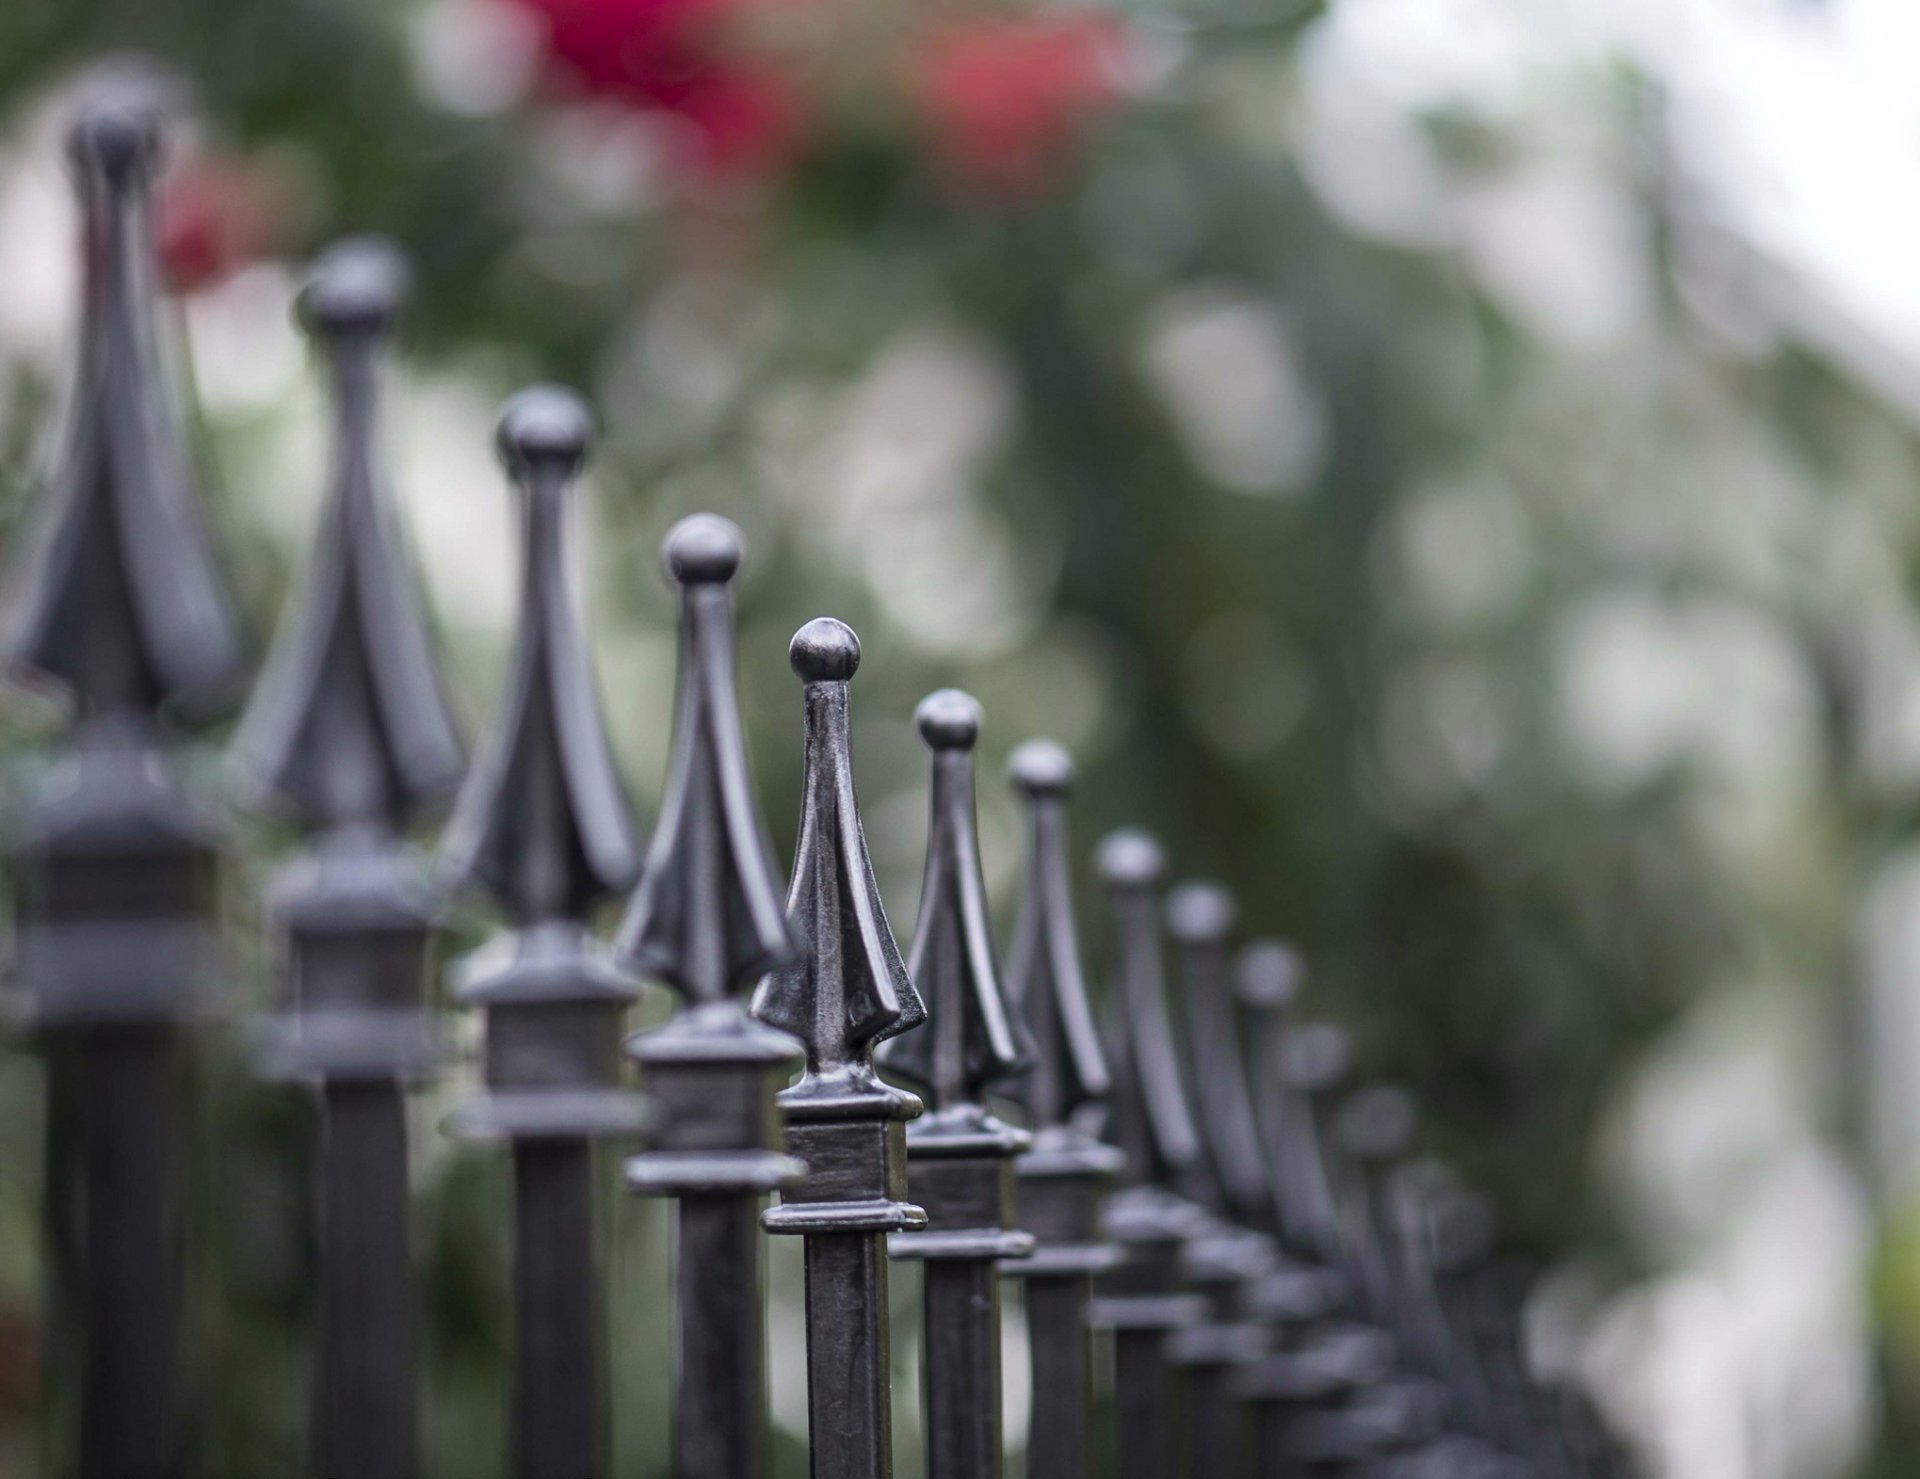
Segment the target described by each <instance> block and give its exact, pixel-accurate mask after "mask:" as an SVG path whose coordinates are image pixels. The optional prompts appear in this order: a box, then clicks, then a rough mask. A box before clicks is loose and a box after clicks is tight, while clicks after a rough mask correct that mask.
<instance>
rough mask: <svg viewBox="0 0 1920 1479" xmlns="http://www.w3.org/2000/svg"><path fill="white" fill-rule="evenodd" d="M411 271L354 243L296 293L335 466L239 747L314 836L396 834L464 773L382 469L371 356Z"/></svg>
mask: <svg viewBox="0 0 1920 1479" xmlns="http://www.w3.org/2000/svg"><path fill="white" fill-rule="evenodd" d="M406 275H407V274H406V264H405V262H404V260H403V259H402V258H401V256H400V254H399V252H398V250H397V249H396V248H395V247H394V246H393V245H392V244H391V243H390V242H387V241H384V240H381V239H378V238H374V237H354V238H349V239H348V240H345V241H342V242H339V243H337V244H336V245H335V246H333V247H331V248H329V249H328V250H327V251H326V252H324V253H322V254H321V256H320V258H319V260H318V261H317V262H316V263H315V264H314V268H313V271H312V274H311V275H310V277H309V278H308V281H307V284H306V287H305V288H304V289H303V290H302V292H301V295H300V304H299V311H300V316H301V319H302V321H303V323H304V324H305V325H306V328H307V330H308V332H309V333H310V334H311V335H312V336H313V337H314V339H315V340H317V341H318V343H319V345H320V347H321V349H322V350H323V352H324V353H325V354H326V356H327V358H328V360H329V362H330V366H331V370H332V378H333V401H334V427H333V454H332V469H331V472H330V474H329V478H328V486H327V493H326V501H325V506H324V508H323V510H322V513H321V516H320V534H319V540H318V544H317V546H316V548H315V551H314V556H313V563H312V565H311V567H310V568H309V569H308V571H307V575H306V581H305V585H304V587H303V589H302V590H301V592H300V596H299V598H298V601H297V602H296V604H295V606H294V607H293V610H292V612H291V614H290V616H289V617H288V618H287V620H286V622H285V623H284V625H283V626H282V628H281V630H280V633H279V635H278V637H277V638H276V639H275V642H274V648H273V651H272V653H271V655H270V657H269V661H268V666H267V670H266V672H265V674H264V675H263V676H262V678H261V680H260V684H259V687H258V688H257V689H256V690H255V692H254V697H253V702H252V704H251V706H250V707H249V709H248V712H247V715H246V718H245V719H244V721H243V722H242V724H241V727H240V732H239V734H238V736H237V737H236V738H235V741H234V750H235V754H236V756H237V757H238V759H239V761H240V763H241V765H242V767H243V768H244V770H245V771H246V772H247V774H248V775H249V776H250V777H251V778H252V780H253V782H254V784H255V785H256V786H257V787H258V788H259V789H260V790H261V791H262V792H264V793H268V794H272V795H277V796H279V797H281V798H282V799H284V800H285V801H287V802H289V803H290V804H291V805H292V806H293V807H294V808H295V809H296V810H297V811H298V812H299V813H300V814H301V816H302V817H303V819H304V820H305V821H306V823H307V824H308V825H309V826H310V827H313V828H316V829H319V830H328V829H333V828H340V827H348V826H357V825H367V824H374V825H379V826H383V827H388V828H392V827H396V826H398V825H400V824H401V823H402V822H404V821H405V820H406V818H407V817H408V816H410V815H411V814H412V813H413V812H415V811H417V810H418V809H420V808H422V807H425V806H427V805H430V804H431V803H433V802H435V801H438V800H439V799H440V798H441V797H442V796H443V795H444V794H445V793H446V792H448V791H450V790H451V789H452V788H453V787H454V786H455V785H456V784H457V783H458V781H459V779H460V772H461V768H462V765H463V763H464V762H463V758H462V754H461V748H460V741H459V737H458V735H457V734H456V733H455V730H454V726H453V718H452V715H451V714H450V713H449V711H448V707H447V701H446V696H445V693H444V691H443V689H442V687H441V684H440V676H439V673H438V671H437V670H436V668H435V664H434V658H433V648H432V645H431V643H430V641H429V639H428V635H427V623H426V618H425V615H424V613H423V612H422V610H421V606H420V598H419V587H418V585H417V583H416V580H415V577H414V573H413V570H412V569H411V567H410V565H409V562H408V561H407V559H406V556H405V553H404V551H403V549H402V546H401V541H400V535H399V531H398V529H397V528H396V527H395V521H394V517H393V511H392V509H391V507H390V506H389V499H388V495H387V490H386V479H385V477H384V476H383V474H382V473H381V471H380V468H379V459H378V451H377V442H378V433H377V425H376V423H377V410H378V404H377V403H378V385H377V371H378V365H377V362H376V361H377V355H378V353H379V350H380V347H381V344H382V341H383V340H384V339H385V337H386V332H387V330H388V328H389V327H390V326H391V324H392V322H393V319H394V316H395V315H396V314H397V313H398V311H399V307H400V302H401V298H402V296H403V293H404V289H405V283H406Z"/></svg>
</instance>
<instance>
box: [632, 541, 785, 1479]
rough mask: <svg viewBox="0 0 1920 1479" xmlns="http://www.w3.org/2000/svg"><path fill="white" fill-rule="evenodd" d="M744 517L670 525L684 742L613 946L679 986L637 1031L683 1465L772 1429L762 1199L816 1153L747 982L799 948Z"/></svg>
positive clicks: (710, 1462)
mask: <svg viewBox="0 0 1920 1479" xmlns="http://www.w3.org/2000/svg"><path fill="white" fill-rule="evenodd" d="M742 553H743V545H742V541H741V538H740V531H739V530H738V529H736V528H735V527H734V526H733V525H732V524H731V523H729V522H728V521H727V520H725V519H722V518H718V517H716V516H715V515H712V514H695V515H693V516H692V517H690V518H686V519H682V520H681V521H680V522H679V523H678V524H676V525H675V526H674V527H673V529H672V530H671V531H670V532H669V533H668V535H667V539H666V544H665V548H664V550H663V554H664V557H665V564H666V569H667V574H668V576H669V578H670V579H672V580H673V581H675V582H676V583H677V584H678V585H679V586H680V676H679V691H678V694H677V695H676V699H675V715H674V743H673V759H672V762H671V765H670V768H669V771H668V776H667V789H666V795H665V797H664V799H663V800H662V802H661V807H660V819H659V822H658V825H657V826H656V827H655V830H654V834H653V841H652V844H651V846H650V848H649V849H648V853H647V860H646V866H645V870H644V871H643V873H642V875H641V879H640V886H639V888H638V889H637V890H636V891H635V893H634V897H633V902H632V904H631V905H630V906H629V907H628V910H627V917H626V920H625V922H624V923H623V925H622V926H621V930H620V936H619V943H618V949H619V952H620V953H621V955H622V956H623V957H624V959H625V962H626V963H627V964H628V965H630V966H632V967H633V968H634V969H635V970H637V971H639V972H641V973H642V974H645V975H649V976H652V977H654V978H655V979H658V980H661V981H664V982H665V983H666V984H667V985H669V986H671V987H673V988H674V989H675V990H676V991H678V992H679V993H680V994H681V996H682V998H683V999H684V1004H683V1006H682V1009H681V1011H680V1012H679V1013H678V1014H677V1015H676V1016H675V1017H674V1018H673V1020H672V1021H670V1022H668V1023H667V1024H666V1025H665V1026H663V1027H658V1028H655V1029H653V1030H651V1031H648V1032H644V1033H641V1034H639V1035H638V1036H636V1037H634V1038H631V1039H629V1040H628V1043H627V1051H628V1053H630V1054H631V1055H632V1056H633V1057H634V1058H635V1059H637V1060H638V1061H639V1062H640V1064H641V1065H642V1066H643V1067H644V1069H645V1071H646V1074H647V1089H648V1095H649V1097H650V1098H651V1100H652V1101H653V1103H654V1105H655V1106H656V1108H657V1110H658V1114H659V1119H658V1124H657V1127H656V1130H655V1132H654V1139H653V1148H652V1149H651V1150H649V1151H647V1152H645V1153H644V1154H641V1155H637V1156H635V1157H633V1158H632V1159H631V1160H629V1161H628V1162H627V1165H626V1180H627V1186H628V1188H629V1189H630V1190H632V1191H635V1192H638V1193H640V1194H641V1195H643V1196H668V1197H673V1198H674V1199H675V1200H676V1214H677V1215H676V1220H675V1228H674V1267H675V1288H676V1299H675V1342H676V1352H677V1360H676V1362H675V1373H676V1383H675V1391H674V1432H673V1454H674V1458H673V1465H674V1473H675V1475H676V1479H757V1476H758V1475H759V1474H760V1472H761V1468H762V1463H763V1458H762V1454H763V1450H764V1448H765V1434H766V1391H765V1387H766V1375H765V1372H766V1331H765V1323H766V1322H765V1315H764V1312H763V1309H762V1302H763V1297H764V1289H763V1287H762V1284H763V1280H762V1266H763V1264H764V1261H765V1260H764V1257H763V1249H762V1246H761V1231H760V1211H761V1204H762V1202H763V1200H764V1198H765V1197H766V1195H767V1193H769V1192H771V1191H774V1190H776V1189H778V1188H780V1187H783V1186H787V1185H791V1184H792V1183H793V1182H795V1181H796V1180H798V1178H799V1177H800V1176H801V1175H802V1174H803V1173H804V1171H805V1169H806V1167H805V1165H804V1164H803V1163H802V1162H801V1161H799V1160H797V1159H796V1158H794V1157H793V1156H791V1155H788V1154H787V1153H786V1149H785V1146H786V1136H785V1130H784V1128H783V1124H782V1116H781V1114H780V1110H779V1108H778V1106H777V1105H776V1104H775V1102H774V1095H775V1093H776V1092H777V1090H778V1089H779V1088H780V1087H781V1085H782V1084H783V1083H784V1082H785V1080H786V1079H787V1078H788V1076H789V1075H790V1074H791V1073H792V1071H793V1068H794V1066H795V1065H796V1064H797V1063H798V1062H799V1061H800V1059H801V1056H802V1054H801V1048H800V1045H799V1044H798V1043H797V1042H795V1041H794V1040H793V1039H792V1038H791V1037H789V1036H788V1035H787V1034H786V1033H784V1032H780V1031H777V1030H776V1029H774V1028H771V1027H768V1026H765V1025H764V1024H762V1023H760V1022H757V1021H755V1020H754V1019H753V1018H752V1017H751V1016H749V1015H748V1013H747V1008H746V1004H745V1003H744V1002H742V1001H741V1000H740V999H739V998H738V997H737V996H736V995H735V993H736V992H737V991H738V990H739V989H740V988H741V987H742V986H743V985H745V984H746V983H747V982H749V981H750V980H753V979H754V978H756V977H758V976H759V975H760V974H761V973H763V972H765V971H768V970H778V969H780V968H781V967H784V966H786V965H788V964H790V963H791V962H792V961H793V960H794V959H796V958H797V956H798V953H799V952H798V950H797V948H796V946H795V943H794V941H793V938H792V935H791V932H790V931H789V929H788V927H787V920H786V914H785V912H784V910H783V908H782V905H781V887H780V881H779V875H778V872H777V870H776V869H775V867H774V864H773V859H772V856H771V853H770V851H769V849H768V846H767V841H766V827H765V824H764V822H763V821H762V819H761V816H760V810H759V803H758V801H757V800H756V799H755V796H754V792H753V784H752V777H751V773H750V771H749V769H748V765H747V750H746V741H745V738H744V737H743V735H742V734H741V730H740V713H739V704H738V699H737V697H736V695H735V692H734V670H733V608H732V596H731V589H730V588H731V584H732V581H733V577H734V574H735V572H737V571H738V569H739V568H740V560H741V556H742Z"/></svg>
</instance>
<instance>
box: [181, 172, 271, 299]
mask: <svg viewBox="0 0 1920 1479" xmlns="http://www.w3.org/2000/svg"><path fill="white" fill-rule="evenodd" d="M292 196H293V192H292V191H291V190H290V188H289V187H288V183H287V181H286V180H285V179H284V178H283V177H282V176H281V175H280V173H279V172H278V171H276V170H272V169H270V168H268V167H267V166H265V165H262V164H259V163H256V162H252V161H246V160H195V161H190V162H188V163H185V164H182V165H181V166H179V167H178V168H177V169H175V170H173V171H171V172H170V173H169V174H168V175H167V177H166V178H165V180H163V181H162V183H161V186H160V193H159V198H158V200H157V201H156V203H155V235H156V237H157V239H158V243H159V257H160V275H161V277H162V278H163V279H164V280H165V282H166V284H167V286H168V287H169V288H171V289H172V290H173V291H174V292H176V293H193V292H198V291H199V290H200V289H202V288H206V287H211V286H213V285H214V284H215V283H218V282H221V281H223V280H224V279H226V278H227V277H230V276H232V275H233V274H234V273H235V272H237V271H239V270H240V269H241V268H242V267H244V266H246V265H247V264H248V263H249V262H255V261H258V260H259V259H260V258H262V257H266V256H271V255H274V254H275V253H276V252H278V251H281V250H283V249H285V248H286V247H288V246H289V245H291V234H292V231H293V228H294V220H295V217H296V215H297V212H296V211H295V210H294V209H293V207H294V204H295V202H294V200H293V198H292Z"/></svg>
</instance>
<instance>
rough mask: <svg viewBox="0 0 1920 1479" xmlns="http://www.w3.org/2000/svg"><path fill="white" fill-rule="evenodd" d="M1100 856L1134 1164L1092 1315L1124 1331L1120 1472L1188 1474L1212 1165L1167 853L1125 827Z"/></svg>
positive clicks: (1115, 1216) (1114, 1036)
mask: <svg viewBox="0 0 1920 1479" xmlns="http://www.w3.org/2000/svg"><path fill="white" fill-rule="evenodd" d="M1097 861H1098V866H1099V871H1100V879H1101V883H1102V885H1103V886H1104V888H1105V890H1106V894H1107V901H1108V907H1109V912H1110V914H1111V916H1112V923H1113V959H1112V966H1111V972H1112V982H1113V984H1112V986H1111V988H1110V989H1109V991H1108V995H1107V1010H1108V1018H1107V1026H1108V1031H1107V1043H1108V1048H1109V1053H1108V1061H1109V1063H1110V1064H1111V1067H1112V1073H1113V1101H1112V1103H1113V1110H1112V1116H1111V1119H1110V1120H1109V1124H1110V1125H1111V1127H1112V1130H1111V1133H1112V1134H1113V1135H1114V1137H1115V1139H1116V1141H1117V1142H1118V1144H1119V1146H1120V1148H1121V1150H1122V1152H1123V1153H1124V1154H1125V1156H1126V1167H1125V1170H1124V1172H1123V1173H1122V1178H1121V1179H1122V1186H1121V1190H1120V1191H1119V1192H1117V1193H1116V1194H1115V1195H1114V1196H1113V1197H1111V1198H1110V1199H1109V1200H1108V1203H1107V1233H1108V1236H1109V1237H1111V1238H1112V1239H1113V1241H1114V1242H1115V1243H1116V1244H1118V1245H1119V1247H1120V1250H1121V1254H1122V1261H1121V1263H1120V1266H1119V1267H1118V1268H1116V1269H1115V1270H1114V1271H1113V1272H1112V1273H1111V1274H1109V1275H1108V1276H1107V1277H1106V1278H1105V1279H1103V1280H1102V1281H1101V1284H1100V1288H1099V1296H1098V1298H1096V1300H1095V1301H1094V1304H1093V1308H1092V1310H1091V1318H1092V1319H1093V1321H1094V1323H1095V1324H1098V1325H1104V1326H1108V1327H1111V1329H1112V1330H1113V1341H1114V1403H1113V1406H1114V1416H1115V1420H1116V1424H1117V1426H1116V1429H1115V1433H1114V1462H1115V1472H1116V1474H1117V1475H1118V1479H1166V1476H1168V1475H1173V1476H1176V1479H1178V1476H1180V1475H1184V1474H1185V1473H1186V1472H1187V1468H1186V1451H1185V1447H1184V1445H1181V1444H1179V1443H1177V1442H1176V1435H1177V1433H1178V1430H1179V1427H1180V1423H1179V1413H1180V1409H1181V1407H1182V1405H1183V1402H1184V1393H1183V1385H1184V1384H1183V1383H1182V1382H1181V1381H1180V1380H1179V1379H1178V1374H1177V1368H1175V1367H1174V1366H1172V1365H1171V1364H1170V1354H1171V1352H1170V1347H1171V1343H1172V1340H1173V1337H1174V1336H1175V1335H1176V1334H1177V1333H1179V1332H1181V1331H1184V1330H1187V1329H1189V1328H1191V1327H1193V1326H1195V1325H1197V1324H1198V1323H1199V1322H1200V1321H1202V1320H1204V1319H1205V1318H1206V1315H1207V1301H1206V1300H1205V1299H1204V1298H1202V1297H1200V1296H1199V1295H1197V1294H1194V1293H1192V1292H1190V1291H1189V1290H1188V1289H1187V1287H1186V1282H1187V1281H1186V1258H1187V1249H1188V1245H1189V1243H1191V1242H1192V1241H1194V1240H1196V1239H1198V1238H1200V1237H1202V1236H1204V1235H1205V1234H1206V1232H1207V1230H1208V1228H1209V1226H1210V1219H1209V1218H1208V1216H1207V1214H1206V1212H1205V1210H1204V1209H1203V1208H1202V1207H1201V1206H1200V1205H1199V1204H1198V1203H1197V1202H1195V1201H1193V1200H1192V1199H1191V1198H1192V1194H1193V1193H1194V1192H1195V1190H1196V1189H1197V1188H1198V1187H1199V1185H1200V1182H1201V1179H1202V1177H1203V1175H1204V1163H1203V1161H1202V1154H1203V1152H1202V1149H1201V1144H1200V1133H1199V1130H1198V1128H1197V1126H1196V1125H1195V1123H1194V1119H1193V1111H1192V1108H1191V1106H1190V1104H1189V1102H1188V1099H1187V1091H1186V1085H1185V1084H1184V1083H1183V1082H1182V1074H1181V1068H1180V1060H1179V1056H1178V1053H1177V1050H1176V1047H1175V1043H1174V1038H1173V1024H1172V1022H1171V1020H1170V1019H1169V1018H1168V1015H1167V997H1166V979H1165V964H1164V959H1163V956H1162V953H1161V948H1160V888H1161V884H1162V882H1163V881H1164V879H1165V876H1166V856H1165V854H1164V853H1163V852H1162V851H1161V849H1160V844H1159V843H1158V842H1156V841H1155V840H1154V839H1153V838H1152V837H1151V836H1150V835H1148V834H1147V833H1145V832H1142V831H1140V830H1138V829H1137V828H1125V829H1122V830H1121V831H1118V832H1113V833H1110V834H1109V835H1108V836H1107V837H1106V838H1105V839H1103V840H1102V841H1101V843H1100V846H1099V849H1098V854H1097ZM1195 1479H1198V1476H1195Z"/></svg>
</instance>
